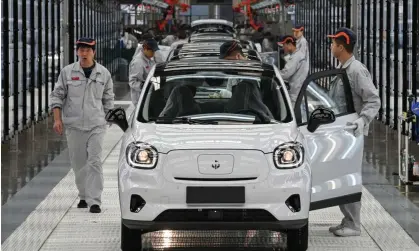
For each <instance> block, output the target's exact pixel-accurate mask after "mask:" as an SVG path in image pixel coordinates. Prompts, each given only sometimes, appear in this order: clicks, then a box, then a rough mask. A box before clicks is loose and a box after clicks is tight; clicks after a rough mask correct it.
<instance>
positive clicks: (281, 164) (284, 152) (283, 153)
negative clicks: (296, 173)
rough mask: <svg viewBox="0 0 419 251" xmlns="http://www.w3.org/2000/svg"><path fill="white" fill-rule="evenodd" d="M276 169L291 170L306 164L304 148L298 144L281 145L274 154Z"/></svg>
mask: <svg viewBox="0 0 419 251" xmlns="http://www.w3.org/2000/svg"><path fill="white" fill-rule="evenodd" d="M273 158H274V163H275V166H276V168H278V169H291V168H297V167H299V166H301V165H302V164H303V162H304V147H303V145H302V144H301V143H298V142H287V143H283V144H281V145H279V146H278V147H277V148H275V150H274V152H273Z"/></svg>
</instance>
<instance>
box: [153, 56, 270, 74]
mask: <svg viewBox="0 0 419 251" xmlns="http://www.w3.org/2000/svg"><path fill="white" fill-rule="evenodd" d="M220 70H223V71H228V70H232V71H243V72H245V73H248V74H249V75H250V74H252V73H253V74H254V73H263V72H270V73H273V67H272V65H269V64H265V63H263V62H261V61H257V60H224V59H219V58H218V57H206V58H205V60H203V58H190V59H184V60H174V61H169V62H166V63H159V64H157V65H156V71H157V72H166V73H169V72H170V73H173V74H175V73H177V72H179V73H180V74H183V73H185V72H186V71H220Z"/></svg>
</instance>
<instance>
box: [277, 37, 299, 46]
mask: <svg viewBox="0 0 419 251" xmlns="http://www.w3.org/2000/svg"><path fill="white" fill-rule="evenodd" d="M296 42H297V39H296V38H295V37H293V36H291V35H285V36H280V37H279V41H278V45H283V44H285V43H296Z"/></svg>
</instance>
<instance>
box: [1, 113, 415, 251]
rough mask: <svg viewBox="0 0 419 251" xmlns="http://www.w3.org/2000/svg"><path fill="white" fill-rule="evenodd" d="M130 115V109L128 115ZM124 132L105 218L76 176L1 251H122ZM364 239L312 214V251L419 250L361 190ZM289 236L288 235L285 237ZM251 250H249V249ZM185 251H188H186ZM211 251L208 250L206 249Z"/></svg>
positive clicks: (253, 245) (252, 235)
mask: <svg viewBox="0 0 419 251" xmlns="http://www.w3.org/2000/svg"><path fill="white" fill-rule="evenodd" d="M130 111H132V107H131V108H130V109H129V111H128V112H127V113H128V114H129V112H130ZM121 136H122V132H121V130H120V129H119V128H117V127H116V126H112V127H110V128H109V129H108V133H107V137H106V140H105V146H104V156H103V159H104V161H105V162H104V165H103V168H104V177H105V188H104V193H103V204H102V213H101V214H91V213H89V212H88V209H78V208H77V207H76V205H77V203H78V200H77V189H76V186H75V184H74V174H73V172H72V171H70V172H69V173H68V175H67V176H66V177H65V178H64V179H62V180H61V182H60V183H59V184H58V185H57V186H56V187H55V188H54V189H53V190H52V191H51V193H50V194H49V195H48V196H47V198H46V199H45V200H44V201H43V202H42V203H41V204H40V205H39V206H38V207H37V208H36V210H35V211H33V212H32V213H31V214H30V215H29V216H28V218H27V219H26V221H25V222H24V223H23V224H21V225H20V227H19V228H17V229H16V231H15V232H14V233H13V234H12V235H10V237H9V238H8V239H7V240H5V242H4V243H3V245H2V250H3V251H17V250H19V251H38V250H42V251H84V250H86V251H87V250H88V251H91V250H97V251H105V250H109V251H116V250H120V223H121V220H120V212H119V200H118V184H117V162H118V155H119V150H120V142H119V140H120V137H121ZM362 201H363V208H362V235H361V236H360V237H345V238H342V237H335V236H334V235H333V234H331V233H329V232H328V228H329V227H330V226H332V225H335V224H338V223H339V222H340V220H341V218H342V215H341V213H340V211H339V209H338V208H337V207H334V208H330V209H326V210H318V211H313V212H311V213H310V237H309V250H319V251H327V250H330V251H340V250H347V251H357V250H359V251H374V250H384V251H419V246H418V245H417V244H416V243H415V242H414V241H413V240H412V238H410V237H409V235H408V234H407V233H406V232H405V231H404V230H403V229H402V228H401V227H400V225H399V224H398V223H397V222H396V221H395V220H394V219H393V218H392V217H391V216H390V215H389V214H388V213H387V212H386V211H385V210H384V208H383V207H382V206H381V205H380V204H379V203H378V201H377V200H376V199H374V197H373V196H372V195H371V194H370V193H369V192H368V190H367V189H365V188H364V190H363V197H362ZM284 237H285V236H284ZM284 239H285V238H282V236H281V234H277V233H274V234H272V233H270V232H266V231H258V232H256V231H247V232H237V231H217V232H210V231H202V232H186V231H178V232H174V231H161V232H155V233H151V234H147V235H145V238H143V245H144V247H145V250H161V249H162V248H170V247H172V248H174V247H178V248H188V249H186V250H191V249H190V247H195V248H193V249H192V250H204V249H203V248H204V247H211V248H210V250H218V248H219V247H225V248H228V250H230V251H232V250H235V248H237V249H238V250H241V249H243V248H246V247H247V249H246V250H252V251H253V250H281V246H283V244H284ZM249 247H250V249H248V248H249ZM182 250H184V249H182ZM206 250H208V249H206Z"/></svg>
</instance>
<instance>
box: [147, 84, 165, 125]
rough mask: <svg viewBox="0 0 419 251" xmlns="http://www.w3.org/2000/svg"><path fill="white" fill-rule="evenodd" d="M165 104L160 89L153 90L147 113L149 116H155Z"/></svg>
mask: <svg viewBox="0 0 419 251" xmlns="http://www.w3.org/2000/svg"><path fill="white" fill-rule="evenodd" d="M165 104H166V99H165V98H164V93H163V90H162V89H159V90H156V91H153V93H152V94H151V97H150V105H149V110H148V114H149V117H150V118H156V117H158V116H159V114H160V113H161V112H162V111H163V109H164V107H165Z"/></svg>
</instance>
